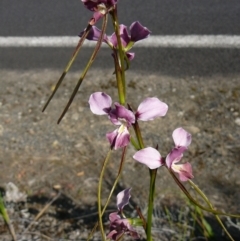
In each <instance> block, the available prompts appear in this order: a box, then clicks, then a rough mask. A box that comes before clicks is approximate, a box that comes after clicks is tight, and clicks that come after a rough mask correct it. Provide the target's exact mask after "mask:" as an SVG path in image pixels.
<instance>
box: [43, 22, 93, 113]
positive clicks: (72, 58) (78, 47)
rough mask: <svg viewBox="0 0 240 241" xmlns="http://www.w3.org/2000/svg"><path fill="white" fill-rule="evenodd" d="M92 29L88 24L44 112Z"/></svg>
mask: <svg viewBox="0 0 240 241" xmlns="http://www.w3.org/2000/svg"><path fill="white" fill-rule="evenodd" d="M91 28H92V26H91V25H90V24H88V26H87V28H86V30H85V31H84V34H83V36H82V37H81V38H80V40H79V42H78V45H77V47H76V48H75V50H74V52H73V54H72V57H71V59H70V60H69V62H68V63H67V66H66V67H65V69H64V71H63V73H62V75H61V76H60V78H59V80H58V82H57V84H56V86H55V88H54V90H53V92H52V94H51V96H50V97H49V99H48V101H47V102H46V104H45V105H44V107H43V109H42V112H44V111H45V109H46V108H47V106H48V104H49V103H50V101H51V100H52V98H53V96H54V95H55V93H56V92H57V90H58V88H59V86H60V85H61V83H62V81H63V79H64V77H65V76H66V74H67V72H68V71H69V69H70V68H71V66H72V64H73V62H74V60H75V59H76V57H77V55H78V53H79V51H80V49H81V47H82V45H83V42H84V40H85V39H86V37H87V35H88V33H89V31H90V30H91Z"/></svg>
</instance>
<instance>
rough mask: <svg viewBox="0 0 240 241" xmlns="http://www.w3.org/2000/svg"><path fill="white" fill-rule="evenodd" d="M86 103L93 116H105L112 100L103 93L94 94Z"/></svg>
mask: <svg viewBox="0 0 240 241" xmlns="http://www.w3.org/2000/svg"><path fill="white" fill-rule="evenodd" d="M88 103H89V105H90V109H91V111H92V113H93V114H96V115H106V114H108V113H109V112H110V111H111V105H112V98H111V97H110V96H109V95H107V94H105V93H103V92H95V93H93V94H91V96H90V98H89V101H88Z"/></svg>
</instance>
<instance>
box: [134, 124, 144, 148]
mask: <svg viewBox="0 0 240 241" xmlns="http://www.w3.org/2000/svg"><path fill="white" fill-rule="evenodd" d="M133 128H134V131H135V134H136V137H137V140H138V144H139V146H140V149H143V148H144V143H143V138H142V134H141V130H140V128H139V125H138V122H137V121H136V122H135V123H134V124H133Z"/></svg>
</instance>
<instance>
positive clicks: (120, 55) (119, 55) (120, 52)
mask: <svg viewBox="0 0 240 241" xmlns="http://www.w3.org/2000/svg"><path fill="white" fill-rule="evenodd" d="M110 14H111V16H112V20H113V21H112V22H113V27H114V31H115V34H116V37H117V42H118V53H117V62H118V66H119V61H120V69H118V68H117V70H116V71H119V72H120V76H121V80H120V79H118V81H121V84H122V91H123V92H122V93H121V95H123V96H121V98H120V96H119V99H120V104H121V105H125V100H126V80H125V68H124V56H125V53H124V50H123V46H122V42H121V38H120V32H119V23H118V17H117V7H115V9H114V10H113V11H111V13H110ZM115 64H116V63H115ZM120 76H117V77H118V78H119V77H120ZM121 101H124V102H123V103H122V102H121Z"/></svg>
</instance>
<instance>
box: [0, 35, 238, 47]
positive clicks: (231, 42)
mask: <svg viewBox="0 0 240 241" xmlns="http://www.w3.org/2000/svg"><path fill="white" fill-rule="evenodd" d="M78 40H79V37H72V36H49V37H43V36H41V37H0V48H4V47H6V48H7V47H75V46H76V45H77V43H78ZM95 44H96V42H93V41H88V40H86V41H85V42H84V46H85V47H94V46H95ZM103 46H104V47H106V46H107V45H106V44H103ZM134 46H135V47H141V48H151V47H152V48H236V49H240V36H239V35H164V36H161V35H158V36H150V37H149V38H147V39H145V40H143V41H140V42H137V43H136V44H135V45H134Z"/></svg>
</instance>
